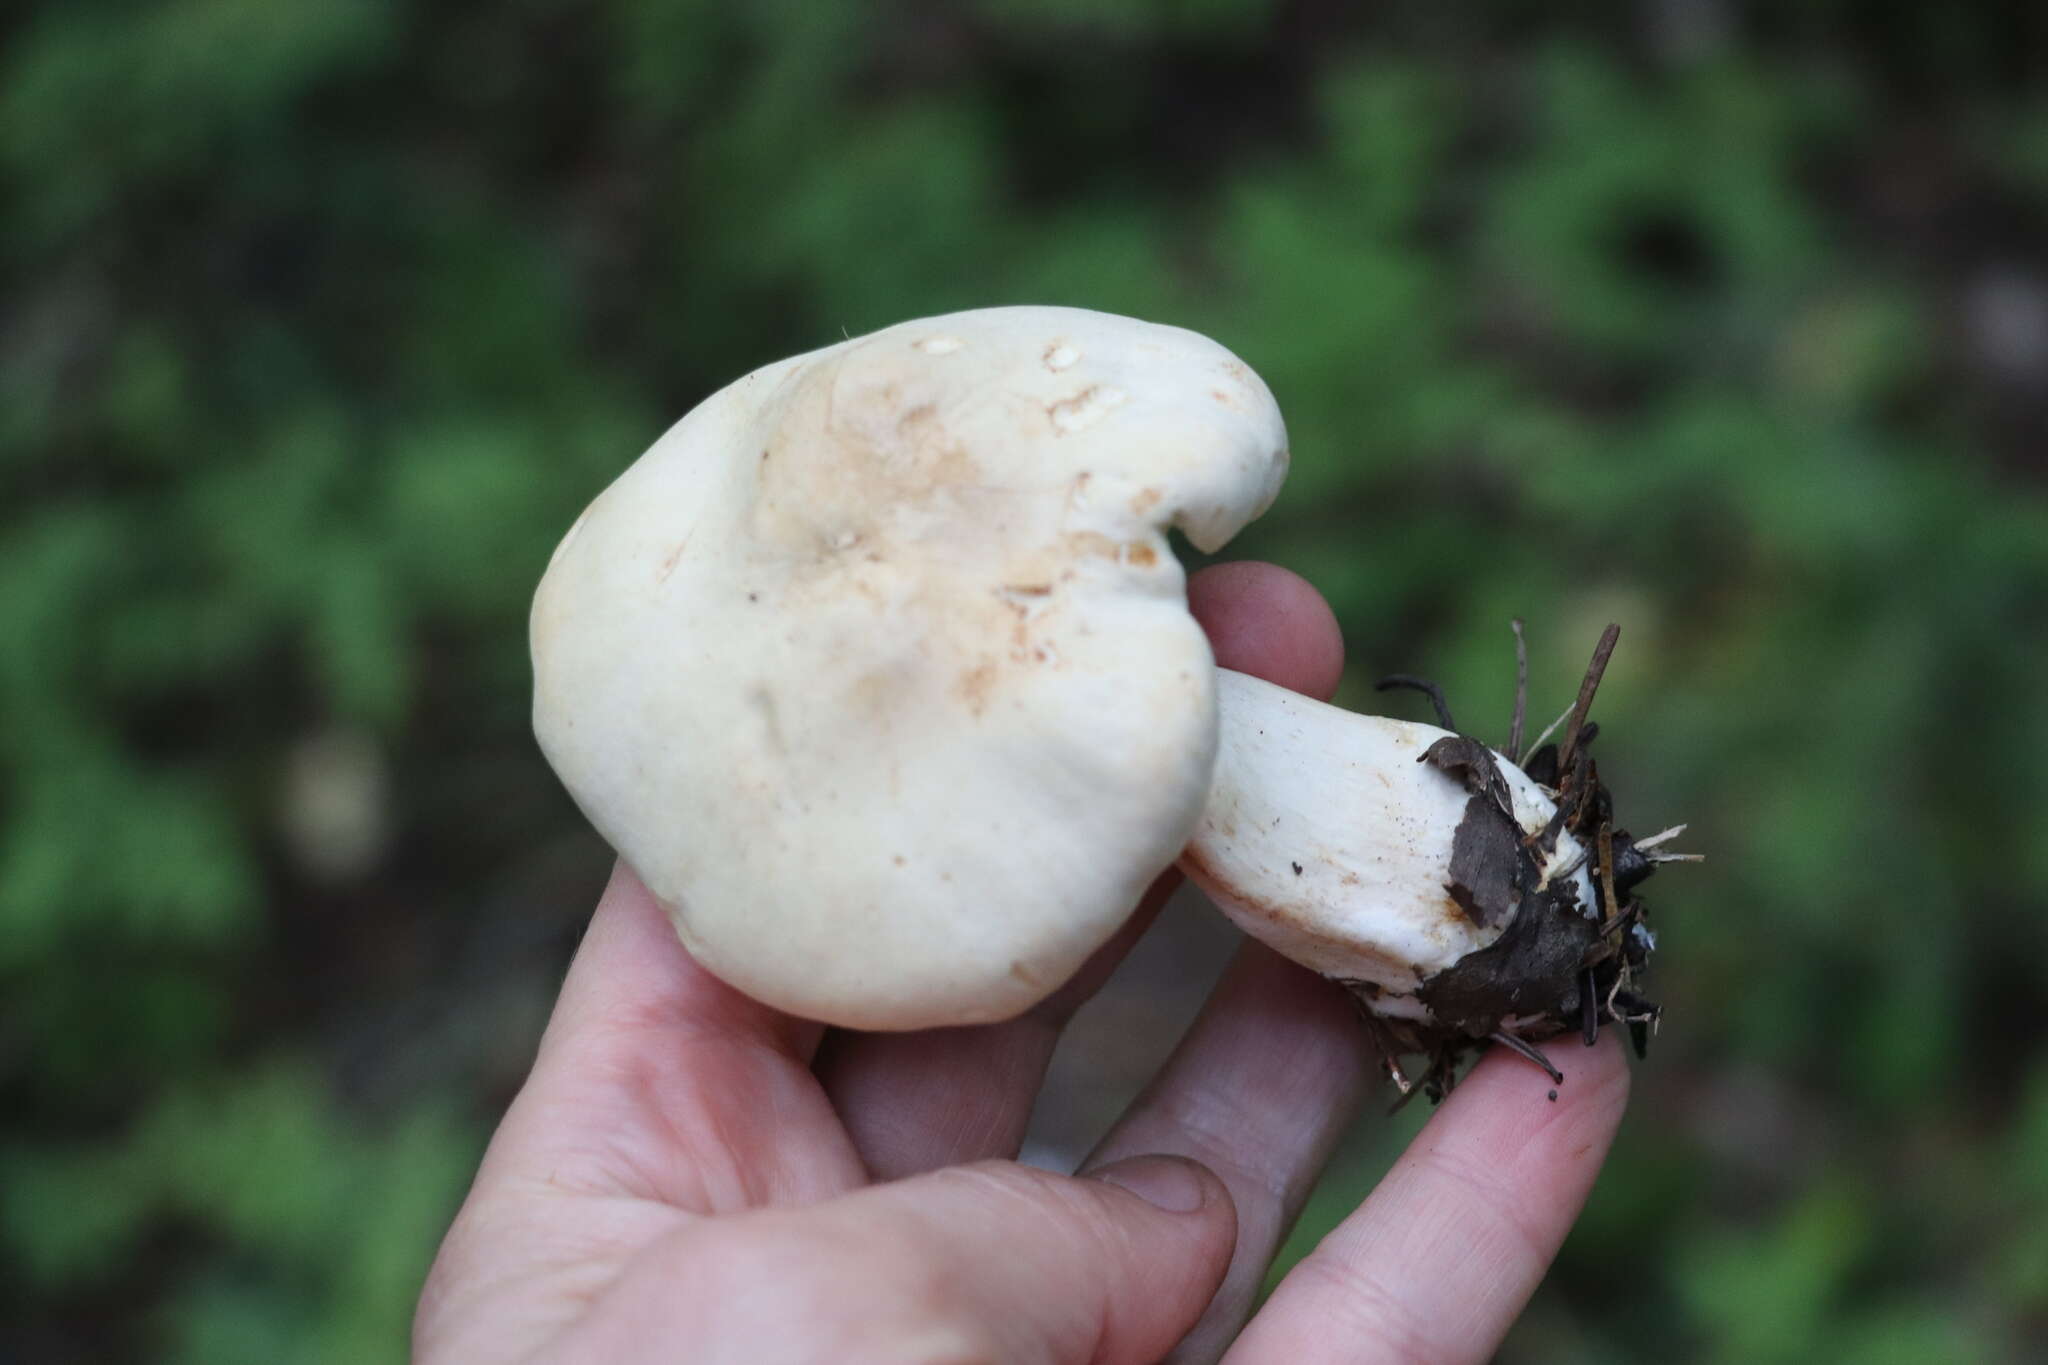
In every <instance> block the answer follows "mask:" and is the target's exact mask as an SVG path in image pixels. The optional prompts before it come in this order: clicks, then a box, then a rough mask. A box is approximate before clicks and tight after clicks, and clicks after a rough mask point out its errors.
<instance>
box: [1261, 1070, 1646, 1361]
mask: <svg viewBox="0 0 2048 1365" xmlns="http://www.w3.org/2000/svg"><path fill="white" fill-rule="evenodd" d="M1550 1059H1551V1061H1552V1062H1554V1063H1556V1064H1557V1066H1558V1067H1559V1068H1560V1069H1561V1070H1562V1071H1563V1072H1564V1073H1565V1080H1564V1083H1563V1084H1561V1085H1558V1086H1556V1087H1554V1088H1555V1089H1556V1091H1557V1100H1556V1101H1555V1102H1554V1103H1553V1102H1551V1101H1550V1100H1548V1099H1546V1098H1545V1096H1546V1094H1547V1092H1548V1091H1549V1090H1551V1089H1552V1088H1553V1087H1552V1086H1551V1084H1550V1082H1549V1081H1548V1079H1547V1078H1545V1077H1544V1076H1542V1075H1541V1074H1540V1073H1538V1072H1537V1071H1535V1070H1534V1069H1533V1068H1532V1067H1530V1065H1529V1064H1528V1063H1527V1062H1525V1061H1523V1060H1522V1059H1520V1058H1518V1057H1515V1056H1512V1055H1509V1054H1507V1053H1504V1052H1502V1051H1501V1050H1500V1049H1495V1050H1494V1051H1493V1052H1492V1053H1491V1054H1489V1055H1488V1056H1487V1057H1485V1058H1484V1059H1483V1060H1482V1061H1481V1062H1480V1063H1479V1065H1478V1066H1477V1067H1475V1068H1474V1069H1473V1072H1472V1074H1471V1075H1470V1076H1469V1077H1467V1078H1466V1079H1465V1081H1464V1083H1463V1084H1461V1085H1460V1086H1459V1087H1458V1088H1457V1089H1456V1090H1455V1091H1453V1092H1452V1093H1451V1097H1450V1098H1449V1099H1447V1100H1445V1101H1444V1104H1443V1107H1442V1108H1441V1109H1439V1110H1438V1111H1437V1113H1436V1114H1435V1115H1434V1116H1433V1117H1432V1118H1431V1119H1430V1121H1429V1123H1428V1125H1427V1126H1426V1127H1424V1128H1423V1130H1422V1132H1421V1133H1420V1134H1418V1135H1417V1136H1416V1139H1415V1141H1414V1142H1413V1143H1412V1144H1410V1146H1409V1148H1408V1150H1407V1152H1405V1153H1404V1154H1403V1155H1402V1157H1401V1159H1400V1160H1399V1161H1398V1162H1396V1163H1395V1165H1394V1168H1393V1170H1392V1171H1391V1172H1390V1173H1389V1174H1388V1176H1387V1178H1386V1179H1385V1180H1384V1181H1383V1182H1381V1184H1380V1186H1379V1188H1378V1189H1376V1190H1374V1191H1373V1193H1372V1195H1371V1196H1370V1197H1369V1198H1368V1199H1367V1200H1366V1201H1365V1203H1364V1204H1363V1205H1361V1206H1360V1207H1359V1208H1358V1210H1357V1212H1355V1213H1353V1214H1352V1215H1351V1216H1350V1217H1349V1218H1347V1219H1346V1220H1345V1221H1344V1222H1343V1223H1342V1224H1341V1225H1340V1226H1339V1227H1338V1228H1337V1229H1336V1231H1334V1232H1332V1233H1331V1234H1330V1235H1329V1236H1328V1237H1326V1238H1324V1239H1323V1242H1322V1244H1321V1245H1320V1246H1318V1247H1317V1248H1316V1249H1315V1250H1314V1251H1313V1252H1311V1253H1310V1254H1309V1255H1308V1257H1306V1258H1305V1259H1304V1260H1303V1261H1302V1262H1301V1264H1299V1265H1297V1266H1296V1267H1295V1268H1294V1269H1293V1270H1292V1271H1291V1272H1289V1274H1288V1276H1287V1278H1286V1279H1284V1280H1283V1281H1281V1283H1280V1286H1279V1287H1278V1288H1277V1289H1276V1290H1274V1292H1273V1295H1272V1297H1271V1298H1269V1299H1268V1300H1267V1301H1266V1304H1265V1306H1264V1307H1263V1308H1261V1309H1260V1310H1259V1314H1258V1316H1257V1317H1256V1318H1254V1319H1252V1322H1251V1325H1250V1327H1248V1328H1247V1329H1246V1331H1245V1333H1244V1335H1243V1336H1242V1337H1241V1338H1240V1339H1239V1341H1238V1344H1237V1346H1236V1348H1235V1349H1233V1350H1232V1351H1231V1353H1230V1354H1229V1356H1228V1357H1227V1361H1228V1362H1229V1365H1279V1363H1280V1362H1286V1365H1317V1362H1323V1361H1339V1360H1341V1361H1346V1362H1358V1361H1417V1360H1420V1361H1429V1362H1432V1365H1455V1363H1456V1362H1462V1361H1483V1360H1487V1359H1490V1358H1491V1357H1492V1355H1493V1352H1494V1348H1495V1347H1496V1346H1498V1345H1499V1344H1500V1340H1501V1338H1502V1337H1503V1336H1504V1335H1506V1333H1507V1329H1508V1326H1509V1324H1510V1323H1512V1322H1513V1321H1514V1320H1515V1317H1516V1315H1518V1314H1519V1313H1520V1312H1521V1310H1522V1306H1523V1304H1525V1303H1526V1302H1528V1299H1529V1295H1530V1294H1531V1293H1533V1292H1534V1291H1535V1288H1536V1285H1537V1283H1538V1282H1539V1281H1540V1280H1541V1279H1542V1278H1543V1274H1544V1272H1545V1270H1547V1269H1548V1268H1549V1266H1550V1262H1551V1259H1552V1258H1553V1257H1555V1256H1556V1254H1557V1249H1558V1246H1559V1245H1560V1244H1561V1243H1562V1242H1563V1241H1564V1236H1565V1232H1566V1231H1567V1230H1568V1229H1569V1228H1570V1226H1571V1224H1572V1220H1573V1219H1574V1218H1576V1217H1577V1216H1578V1212H1579V1208H1580V1206H1581V1205H1582V1204H1583V1203H1584V1202H1585V1199H1586V1194H1587V1192H1588V1191H1589V1190H1591V1189H1592V1186H1593V1177H1594V1175H1595V1174H1597V1173H1598V1171H1599V1169H1600V1163H1601V1161H1602V1160H1603V1159H1604V1158H1605V1156H1606V1155H1607V1147H1608V1144H1609V1143H1610V1142H1611V1141H1612V1140H1613V1138H1614V1130H1615V1128H1616V1126H1617V1125H1618V1124H1619V1123H1620V1121H1621V1113H1622V1107H1623V1105H1624V1104H1625V1103H1626V1101H1627V1098H1628V1066H1627V1063H1626V1062H1625V1061H1624V1060H1623V1058H1622V1055H1621V1047H1620V1043H1619V1041H1618V1040H1617V1039H1616V1038H1615V1036H1614V1035H1613V1033H1612V1032H1610V1033H1609V1034H1608V1035H1607V1036H1606V1037H1604V1038H1602V1039H1601V1041H1600V1045H1599V1046H1598V1047H1595V1048H1592V1049H1586V1048H1582V1047H1579V1046H1578V1045H1577V1044H1575V1043H1561V1044H1560V1045H1558V1046H1557V1047H1556V1048H1555V1049H1553V1050H1550Z"/></svg>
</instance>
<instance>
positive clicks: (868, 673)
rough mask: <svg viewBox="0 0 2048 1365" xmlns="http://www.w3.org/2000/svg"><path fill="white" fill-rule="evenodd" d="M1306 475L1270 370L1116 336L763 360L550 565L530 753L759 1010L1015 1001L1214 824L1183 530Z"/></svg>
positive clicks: (905, 1019)
mask: <svg viewBox="0 0 2048 1365" xmlns="http://www.w3.org/2000/svg"><path fill="white" fill-rule="evenodd" d="M1286 468H1287V440H1286V431H1285V428H1284V426H1283V425H1282V423H1281V420H1280V414H1279V410H1278V408H1277V407H1276V405H1275V404H1274V402H1273V398H1272V395H1271V394H1270V393H1269V392H1267V390H1266V387H1265V385H1264V384H1263V383H1261V382H1260V380H1259V379H1258V377H1257V376H1256V375H1254V374H1253V373H1252V372H1251V370H1250V369H1249V368H1247V367H1246V366H1245V365H1244V364H1243V363H1242V362H1240V361H1239V360H1238V359H1237V358H1236V357H1235V356H1233V355H1231V354H1230V353H1229V352H1228V351H1226V350H1224V349H1223V348H1222V347H1220V346H1218V345H1216V344H1215V343H1214V342H1212V341H1209V340H1207V339H1206V338H1204V337H1201V336H1198V335H1196V334H1194V333H1192V332H1187V331H1182V330H1180V329H1178V328H1172V327H1164V326H1157V325H1154V324H1150V323H1144V322H1138V321H1134V320H1132V319H1129V318H1121V317H1115V316H1111V315H1108V314H1103V313H1094V312H1085V311H1081V310H1077V309H1066V308H999V309H989V310H984V311H977V312H970V313H957V314H952V315H950V316H945V317H937V318H930V319H926V320H923V321H918V322H910V323H904V324H902V325H900V326H896V327H891V328H888V329H886V330H884V331H880V332H876V333H874V334H872V335H870V336H865V337H860V338H856V339H854V340H851V341H846V342H843V343H841V344H839V345H835V346H830V347H827V348H825V349H823V350H819V351H814V352H812V353H810V354H808V355H803V356H797V357H795V358H793V359H790V360H785V361H781V362H779V363H777V364H773V365H769V366H767V367H765V368H763V369H761V370H757V371H755V372H754V373H752V374H750V375H747V376H746V377H745V378H743V379H740V380H739V381H737V382H736V383H734V384H732V385H730V386H728V387H727V388H725V389H723V390H721V391H720V392H718V393H717V394H714V395H713V396H712V397H711V398H709V399H707V400H706V401H705V402H704V403H703V404H701V405H700V406H699V407H698V408H696V409H695V410H694V411H692V412H691V413H690V414H689V415H688V416H686V417H685V418H683V420H682V421H680V422H678V423H677V424H676V425H675V426H674V427H673V428H671V429H670V430H669V431H668V433H667V434H666V435H664V436H663V437H662V438H661V439H660V440H659V441H657V442H656V443H655V445H654V446H653V448H652V449H650V450H649V451H648V452H647V453H646V454H645V455H644V456H642V457H641V458H640V460H639V461H638V462H636V463H635V464H634V465H633V466H632V467H631V468H629V469H628V470H626V472H625V473H624V474H622V475H621V476H620V477H619V479H618V480H617V481H616V482H615V483H614V484H612V486H611V487H610V488H608V489H607V490H605V492H604V493H603V494H601V495H600V496H599V497H598V498H597V500H596V501H595V502H593V503H592V504H591V506H590V507H589V508H588V509H587V510H586V511H585V512H584V513H583V515H582V517H581V518H579V519H578V521H577V523H576V524H575V525H574V526H573V527H571V528H570V531H569V534H568V535H567V536H566V537H565V538H564V539H563V541H562V543H561V545H560V547H558V548H557V549H556V551H555V555H554V558H553V560H552V561H551V563H550V564H549V567H548V571H547V574H546V576H545V577H544V578H543V580H542V582H541V585H540V588H539V590H538V592H537V593H536V595H535V598H534V604H533V615H532V622H531V631H532V648H533V664H534V729H535V732H536V734H537V735H538V737H539V739H540V743H541V747H542V749H543V751H544V752H545V753H546V754H547V757H548V759H549V761H550V762H551V763H552V764H553V765H554V768H555V771H556V772H557V773H558V774H559V775H560V777H561V779H562V781H563V783H564V784H565V785H566V786H567V787H568V789H569V791H570V793H571V795H572V796H574V797H575V799H576V801H577V803H578V804H579V805H580V806H581V807H582V809H583V811H584V812H585V814H586V815H587V816H588V817H589V818H590V820H591V822H592V823H593V824H594V825H595V826H596V827H597V829H598V830H599V832H600V833H602V834H603V835H604V836H605V837H606V838H607V839H608V840H610V841H611V843H612V845H613V846H614V847H615V848H616V849H617V850H618V851H619V853H620V854H621V855H622V856H623V857H624V858H625V859H626V860H627V861H628V862H629V863H631V864H632V866H633V867H634V868H635V869H636V870H637V871H638V872H639V874H640V875H641V877H642V878H643V879H644V880H645V881H646V883H647V885H648V887H649V888H650V889H651V890H652V891H653V892H654V894H655V895H656V897H658V898H659V899H660V900H661V902H662V903H663V905H664V906H666V907H667V908H668V910H669V912H670V915H671V918H672V919H673V920H674V923H675V925H676V928H677V931H678V932H679V933H680V935H681V937H682V939H683V942H684V943H685V944H686V945H687V946H688V947H689V949H690V950H691V952H692V953H693V954H695V955H696V956H697V958H698V959H699V960H700V961H701V962H702V963H703V964H704V965H705V966H706V967H707V968H709V969H710V970H711V971H712V972H714V973H715V974H717V975H718V976H720V977H722V978H723V979H724V980H726V981H727V982H729V983H731V984H732V985H734V986H736V987H738V988H739V989H740V990H742V991H745V992H746V993H747V994H749V995H752V996H754V997H755V998H757V999H760V1000H763V1001H765V1002H767V1003H769V1004H771V1005H774V1006H777V1007H778V1008H781V1009H783V1010H786V1011H789V1012H791V1013H793V1014H797V1015H800V1016H803V1017H807V1018H813V1019H820V1020H824V1021H826V1022H829V1023H834V1024H839V1025H843V1026H847V1027H855V1028H870V1029H908V1028H924V1027H931V1026H935V1025H943V1024H966V1023H976V1022H983V1021H988V1020H994V1019H1002V1018H1007V1017H1010V1016H1012V1015H1015V1014H1017V1013H1019V1012H1020V1011H1022V1010H1024V1009H1026V1008H1028V1007H1029V1006H1030V1005H1032V1004H1033V1003H1035V1002H1036V1001H1038V1000H1039V999H1040V998H1042V997H1043V996H1045V995H1046V994H1047V993H1049V992H1050V991H1051V990H1053V989H1054V988H1055V987H1056V986H1058V985H1059V984H1060V983H1061V982H1063V981H1064V980H1066V979H1067V977H1069V976H1070V975H1072V973H1073V972H1074V971H1075V970H1076V969H1077V968H1078V967H1079V966H1080V965H1081V963H1082V961H1083V960H1084V959H1085V958H1086V957H1087V955H1088V954H1089V953H1090V952H1091V951H1092V950H1093V949H1094V948H1095V947H1097V946H1098V945H1099V944H1101V943H1102V942H1103V941H1104V940H1105V939H1106V938H1108V937H1109V935H1110V934H1111V933H1112V932H1114V930H1115V929H1116V927H1117V926H1118V924H1120V923H1121V922H1122V921H1123V920H1124V919H1125V918H1126V917H1127V916H1128V914H1129V912H1130V910H1131V907H1132V905H1133V904H1134V902H1135V900H1136V898H1137V896H1138V895H1139V893H1140V892H1141V891H1142V890H1143V889H1144V887H1145V886H1146V884H1147V883H1148V882H1149V881H1150V880H1151V879H1152V878H1153V877H1154V876H1156V875H1157V874H1158V873H1159V872H1160V871H1161V870H1162V869H1164V868H1165V867H1166V866H1167V865H1168V864H1169V863H1170V862H1171V861H1172V860H1173V858H1174V855H1175V854H1176V853H1178V852H1179V851H1180V848H1181V846H1182V844H1183V843H1185V842H1186V839H1187V836H1188V834H1189V832H1190V831H1191V830H1192V829H1193V827H1194V823H1195V821H1196V818H1197V817H1198V815H1199V814H1200V812H1201V808H1202V804H1203V801H1204V798H1205V797H1206V795H1207V793H1208V790H1209V778H1210V773H1211V769H1212V767H1213V764H1214V760H1215V752H1216V704H1215V693H1214V685H1215V684H1214V677H1215V668H1214V664H1213V661H1212V658H1211V656H1210V653H1209V646H1208V642H1207V640H1206V639H1205V638H1204V636H1203V634H1202V632H1201V629H1200V628H1199V627H1198V626H1197V625H1196V623H1195V621H1194V620H1193V618H1192V617H1191V616H1190V615H1189V614H1188V611H1187V606H1186V600H1185V594H1184V580H1183V574H1182V571H1181V568H1180V565H1179V564H1178V563H1177V562H1176V561H1175V559H1174V557H1173V555H1172V553H1171V551H1170V550H1169V548H1168V545H1167V540H1166V531H1167V529H1168V528H1169V527H1178V528H1180V529H1181V530H1182V531H1183V532H1184V533H1185V534H1186V535H1187V537H1188V539H1189V540H1191V541H1192V542H1193V543H1194V544H1195V545H1197V546H1198V547H1200V548H1202V549H1204V550H1213V549H1215V548H1218V547H1220V546H1221V545H1222V544H1223V543H1224V542H1225V541H1227V540H1228V539H1229V538H1230V537H1231V536H1232V535H1234V534H1235V533H1236V532H1237V531H1238V529H1239V528H1240V527H1242V526H1243V525H1244V524H1245V523H1246V522H1248V521H1250V520H1251V519H1252V518H1254V517H1256V516H1258V515H1259V514H1260V513H1261V512H1263V511H1264V510H1265V509H1266V508H1267V507H1268V506H1269V505H1270V504H1271V502H1272V500H1273V498H1274V496H1275V494H1276V493H1277V492H1278V490H1279V486H1280V482H1281V480H1282V478H1283V477H1284V475H1285V472H1286Z"/></svg>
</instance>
